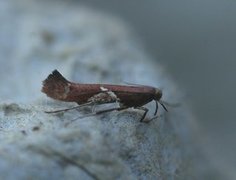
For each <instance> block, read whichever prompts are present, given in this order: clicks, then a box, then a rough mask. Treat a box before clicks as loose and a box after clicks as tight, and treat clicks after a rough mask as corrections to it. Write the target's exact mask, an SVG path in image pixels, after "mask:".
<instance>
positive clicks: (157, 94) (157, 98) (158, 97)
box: [154, 88, 162, 101]
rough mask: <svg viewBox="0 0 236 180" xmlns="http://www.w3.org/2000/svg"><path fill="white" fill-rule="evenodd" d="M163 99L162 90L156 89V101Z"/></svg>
mask: <svg viewBox="0 0 236 180" xmlns="http://www.w3.org/2000/svg"><path fill="white" fill-rule="evenodd" d="M161 97H162V90H160V89H158V88H156V89H155V95H154V100H155V101H159V100H160V99H161Z"/></svg>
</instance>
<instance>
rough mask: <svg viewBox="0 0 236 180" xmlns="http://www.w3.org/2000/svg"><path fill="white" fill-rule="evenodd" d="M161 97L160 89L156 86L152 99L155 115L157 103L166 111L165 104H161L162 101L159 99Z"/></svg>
mask: <svg viewBox="0 0 236 180" xmlns="http://www.w3.org/2000/svg"><path fill="white" fill-rule="evenodd" d="M161 98H162V90H160V89H158V88H156V89H155V95H154V100H155V102H156V110H155V113H154V115H156V113H157V110H158V103H159V104H160V105H161V106H162V107H163V109H164V110H165V111H168V110H167V108H166V107H165V105H164V104H163V102H162V101H161Z"/></svg>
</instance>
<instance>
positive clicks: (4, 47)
mask: <svg viewBox="0 0 236 180" xmlns="http://www.w3.org/2000/svg"><path fill="white" fill-rule="evenodd" d="M0 3H1V4H0V7H1V11H0V13H1V14H0V20H1V22H3V23H4V26H3V27H2V28H1V32H0V47H1V48H0V51H1V53H0V56H1V58H0V72H1V77H0V78H1V81H0V86H1V89H0V100H1V101H0V102H1V104H0V128H1V129H0V140H1V141H0V156H1V159H0V177H1V179H15V178H17V179H78V178H79V179H189V178H193V177H194V176H195V174H196V172H197V170H196V169H195V166H194V159H193V158H192V157H193V153H194V151H193V145H192V144H191V143H190V141H191V131H193V129H192V128H193V117H192V115H191V113H190V112H189V110H188V109H187V107H185V105H184V103H183V104H182V106H181V107H178V108H169V112H168V113H165V112H164V111H163V109H161V108H160V109H159V113H160V114H162V115H163V116H162V117H160V118H158V119H156V120H153V121H152V122H150V123H148V124H145V123H140V122H139V119H140V118H141V115H142V114H141V112H139V111H137V110H133V109H128V110H126V111H121V112H115V111H114V112H111V113H106V114H103V115H99V116H93V117H87V118H83V119H78V120H76V121H73V122H71V120H73V119H75V118H76V117H78V116H80V115H83V113H84V112H83V111H82V112H77V111H71V112H67V113H58V114H54V115H52V114H45V113H44V112H43V111H44V110H55V109H60V108H65V107H68V106H73V105H75V104H74V103H61V102H58V101H54V100H51V99H50V98H47V97H46V96H45V95H44V94H43V93H41V92H40V89H41V86H42V83H41V82H42V81H43V80H44V79H45V78H46V77H47V75H48V74H49V73H51V71H52V70H54V69H58V70H59V71H60V72H61V73H62V74H63V75H64V76H65V77H66V78H67V79H70V80H73V81H77V82H103V83H122V80H123V81H128V82H132V83H138V84H146V85H152V86H156V87H160V88H162V89H163V92H164V97H163V99H164V100H165V101H167V102H182V98H181V94H180V93H179V92H180V91H179V90H178V89H177V88H176V87H175V85H174V84H173V82H171V81H170V80H169V78H168V76H167V74H166V72H165V71H164V70H163V68H162V67H161V66H160V65H158V64H157V63H154V62H153V61H151V58H150V57H148V55H146V54H145V52H144V51H143V50H142V47H141V46H140V44H139V43H138V42H137V41H136V40H135V38H134V37H132V33H131V32H130V31H129V30H128V27H127V26H126V25H124V23H123V22H121V21H120V20H119V19H116V18H114V17H110V16H108V15H104V14H101V13H99V12H96V11H94V10H88V9H86V8H84V7H81V6H79V5H77V6H73V5H69V4H67V3H63V2H61V1H60V2H57V3H54V1H50V2H47V1H42V2H34V1H21V2H18V1H0ZM147 106H148V108H149V109H150V113H149V115H148V118H150V117H151V116H152V113H153V112H154V107H155V106H154V104H152V103H150V104H148V105H147Z"/></svg>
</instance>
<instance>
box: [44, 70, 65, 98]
mask: <svg viewBox="0 0 236 180" xmlns="http://www.w3.org/2000/svg"><path fill="white" fill-rule="evenodd" d="M68 83H69V81H67V80H66V79H65V78H64V77H63V76H62V75H61V73H59V72H58V71H57V70H54V71H53V72H52V73H51V74H49V75H48V77H47V78H46V79H45V80H44V81H43V87H42V90H41V91H42V92H44V93H45V94H47V96H49V97H51V98H54V99H61V97H62V96H63V94H64V91H65V87H66V86H68Z"/></svg>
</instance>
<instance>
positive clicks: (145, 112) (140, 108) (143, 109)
mask: <svg viewBox="0 0 236 180" xmlns="http://www.w3.org/2000/svg"><path fill="white" fill-rule="evenodd" d="M134 109H139V110H142V111H144V113H143V116H142V117H141V119H140V122H143V120H144V118H145V117H146V115H147V113H148V111H149V109H148V108H146V107H143V106H141V107H135V108H134Z"/></svg>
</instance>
